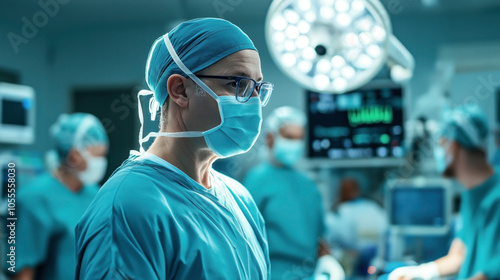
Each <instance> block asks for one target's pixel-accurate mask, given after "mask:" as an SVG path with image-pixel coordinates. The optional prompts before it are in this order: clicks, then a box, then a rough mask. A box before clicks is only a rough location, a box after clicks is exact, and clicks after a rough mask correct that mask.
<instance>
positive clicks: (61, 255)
mask: <svg viewBox="0 0 500 280" xmlns="http://www.w3.org/2000/svg"><path fill="white" fill-rule="evenodd" d="M98 190H99V188H98V186H97V185H89V186H84V187H83V188H82V189H81V190H80V191H78V192H73V191H71V190H70V189H68V188H67V187H66V186H64V185H62V184H61V183H60V182H59V181H58V180H56V179H55V178H53V177H52V176H51V175H49V174H44V175H42V176H41V177H40V178H38V179H36V180H35V183H33V184H31V185H27V186H25V187H20V188H19V192H18V194H17V201H16V202H17V205H16V206H17V207H16V208H17V209H16V210H17V218H18V220H17V227H16V233H17V234H16V239H15V242H16V243H15V246H16V256H17V257H16V273H17V272H20V271H21V270H23V269H24V268H27V267H29V268H33V269H35V279H51V280H58V279H60V280H68V279H73V278H74V275H75V266H76V264H75V226H76V224H77V222H78V221H79V220H80V218H81V217H82V216H83V213H84V212H85V210H86V209H87V207H88V206H89V205H90V203H91V201H92V199H93V198H94V197H95V195H96V194H97V191H98ZM9 246H10V245H9Z"/></svg>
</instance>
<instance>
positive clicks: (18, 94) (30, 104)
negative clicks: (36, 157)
mask: <svg viewBox="0 0 500 280" xmlns="http://www.w3.org/2000/svg"><path fill="white" fill-rule="evenodd" d="M34 140H35V91H34V90H33V88H31V87H28V86H23V85H15V84H8V83H0V143H13V144H31V143H33V142H34Z"/></svg>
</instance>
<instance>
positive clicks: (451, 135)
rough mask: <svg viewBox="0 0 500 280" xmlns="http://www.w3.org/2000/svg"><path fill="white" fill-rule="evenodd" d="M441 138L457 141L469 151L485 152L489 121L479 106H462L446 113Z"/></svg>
mask: <svg viewBox="0 0 500 280" xmlns="http://www.w3.org/2000/svg"><path fill="white" fill-rule="evenodd" d="M440 136H441V137H443V138H445V139H448V140H455V141H457V142H458V143H459V144H460V145H461V146H462V147H464V148H465V149H468V150H471V149H478V150H484V149H485V148H486V137H487V136H488V121H487V120H486V116H485V115H484V113H483V112H482V111H481V108H479V107H478V106H476V105H462V106H459V107H457V108H455V109H453V110H449V111H447V112H445V114H444V118H443V125H442V129H441V135H440Z"/></svg>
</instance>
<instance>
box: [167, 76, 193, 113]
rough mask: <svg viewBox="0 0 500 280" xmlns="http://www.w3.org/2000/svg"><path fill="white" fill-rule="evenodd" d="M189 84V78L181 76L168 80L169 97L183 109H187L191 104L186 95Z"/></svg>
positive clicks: (171, 77)
mask: <svg viewBox="0 0 500 280" xmlns="http://www.w3.org/2000/svg"><path fill="white" fill-rule="evenodd" d="M187 84H188V80H187V78H185V77H183V76H181V75H179V74H173V75H171V76H170V77H168V80H167V90H168V95H169V97H170V98H171V99H172V101H173V102H175V103H176V104H177V105H179V107H181V108H186V107H187V106H188V104H189V100H188V98H187V94H186V87H187Z"/></svg>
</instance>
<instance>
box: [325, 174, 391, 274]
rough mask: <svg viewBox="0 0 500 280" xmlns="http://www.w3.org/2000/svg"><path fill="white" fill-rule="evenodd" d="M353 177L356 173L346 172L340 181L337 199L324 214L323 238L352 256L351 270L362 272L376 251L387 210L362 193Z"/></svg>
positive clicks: (384, 230)
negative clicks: (326, 233) (330, 209)
mask: <svg viewBox="0 0 500 280" xmlns="http://www.w3.org/2000/svg"><path fill="white" fill-rule="evenodd" d="M355 175H357V176H363V174H355ZM356 178H359V177H355V176H353V175H350V176H347V177H344V178H342V180H341V181H340V186H339V191H338V201H336V202H335V204H334V205H333V206H334V207H332V208H333V209H332V211H331V212H329V213H327V214H326V224H327V228H328V236H327V238H326V239H327V242H328V244H330V246H331V247H332V248H338V249H339V251H340V252H341V253H342V255H343V256H347V258H348V257H349V256H355V258H354V259H353V260H352V266H353V268H354V271H353V273H354V274H355V275H357V276H359V275H364V276H366V275H367V274H368V270H367V269H368V267H369V266H370V265H371V261H372V259H374V258H375V256H376V255H377V250H378V247H379V246H378V245H379V243H380V242H379V240H381V239H382V238H383V236H384V234H385V232H386V230H387V226H388V221H387V212H386V211H385V210H384V209H383V208H382V207H381V206H379V205H378V204H377V203H375V202H374V201H372V200H370V199H368V198H365V197H363V196H362V194H361V188H360V186H359V182H358V179H356ZM349 265H351V263H349ZM346 266H347V265H346ZM346 270H347V269H346Z"/></svg>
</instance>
